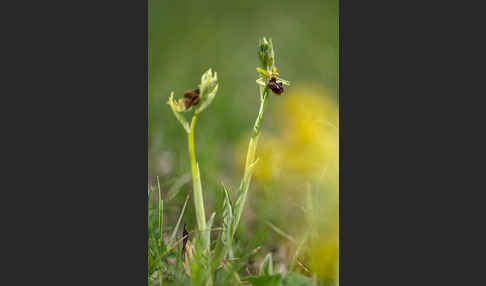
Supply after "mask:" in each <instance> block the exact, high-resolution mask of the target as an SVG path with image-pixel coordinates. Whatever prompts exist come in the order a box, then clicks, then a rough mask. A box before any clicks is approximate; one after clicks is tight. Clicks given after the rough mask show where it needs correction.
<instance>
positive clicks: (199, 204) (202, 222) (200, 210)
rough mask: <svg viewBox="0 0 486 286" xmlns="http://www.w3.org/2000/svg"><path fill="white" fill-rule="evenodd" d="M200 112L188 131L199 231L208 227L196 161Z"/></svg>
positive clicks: (195, 116) (195, 115)
mask: <svg viewBox="0 0 486 286" xmlns="http://www.w3.org/2000/svg"><path fill="white" fill-rule="evenodd" d="M197 117H198V113H194V116H193V117H192V122H191V128H190V130H189V133H188V145H189V156H190V160H191V171H192V182H193V192H194V207H195V209H196V219H197V226H198V229H199V231H203V230H205V229H206V217H205V213H204V201H203V195H202V187H201V177H200V174H199V166H198V164H197V162H196V153H195V151H194V129H195V127H196V121H197Z"/></svg>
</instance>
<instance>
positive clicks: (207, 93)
mask: <svg viewBox="0 0 486 286" xmlns="http://www.w3.org/2000/svg"><path fill="white" fill-rule="evenodd" d="M217 91H218V73H216V72H215V73H213V71H212V70H211V69H209V70H208V71H207V72H205V73H204V74H203V75H202V77H201V84H200V85H199V98H200V99H199V104H198V105H197V106H196V113H200V112H201V111H203V110H204V109H205V108H206V107H208V106H209V105H210V104H211V102H213V99H214V97H215V96H216V92H217Z"/></svg>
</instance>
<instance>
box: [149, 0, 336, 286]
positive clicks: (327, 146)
mask: <svg viewBox="0 0 486 286" xmlns="http://www.w3.org/2000/svg"><path fill="white" fill-rule="evenodd" d="M148 12H149V34H148V37H149V47H148V48H149V70H148V73H149V107H148V108H149V134H148V136H149V154H148V156H149V176H150V178H149V184H150V185H151V186H155V183H156V180H155V177H156V176H158V177H159V180H160V186H161V194H162V198H163V199H164V203H163V210H164V212H163V225H164V226H165V227H164V229H165V230H166V232H167V234H166V233H164V236H167V237H170V236H172V228H173V227H174V225H176V223H177V220H178V218H179V215H180V213H181V209H182V206H183V205H184V202H185V199H186V195H187V194H192V184H191V169H190V165H189V155H188V152H187V138H186V134H185V132H184V129H183V128H181V126H180V124H179V123H178V122H177V120H176V119H175V118H174V116H173V114H172V112H171V110H170V108H169V107H168V106H167V104H166V102H167V99H168V96H169V94H170V92H171V91H172V90H173V91H174V92H175V94H176V96H178V97H180V96H181V95H182V93H183V92H184V91H185V90H190V89H195V88H196V87H197V84H198V83H199V81H200V77H201V74H202V73H203V72H204V71H206V70H207V69H208V68H212V69H213V70H215V71H217V72H218V78H219V82H220V85H219V90H218V95H217V97H216V99H215V100H214V102H213V103H212V104H211V106H209V107H208V111H206V112H204V113H202V114H201V116H200V118H199V119H198V126H197V130H196V132H195V141H196V153H197V159H198V163H199V166H200V172H201V181H202V185H203V186H202V187H203V191H204V201H205V205H206V217H207V218H209V216H210V215H211V213H212V212H213V211H216V212H217V214H218V215H217V216H216V218H215V222H214V225H216V226H219V225H221V221H220V216H219V214H221V212H222V204H223V200H224V192H223V191H222V187H221V182H224V183H225V184H226V185H227V186H230V189H231V191H230V192H231V195H234V194H235V192H236V190H237V188H238V185H239V183H240V180H241V176H242V174H243V169H244V159H245V156H246V149H247V147H248V140H249V137H250V134H251V129H252V126H253V123H254V120H255V118H256V115H257V113H258V107H259V95H258V88H257V85H256V83H255V79H256V77H257V72H256V71H255V67H256V66H258V65H259V63H258V58H257V56H256V46H257V42H258V39H259V38H260V37H261V36H265V35H268V36H271V37H272V39H273V42H274V46H275V49H276V51H275V52H276V54H277V65H278V68H279V72H280V73H281V74H282V76H283V77H284V78H286V79H289V80H291V82H292V86H291V87H288V88H286V90H285V93H284V94H283V95H282V96H280V97H277V96H273V95H272V96H271V97H270V98H269V102H268V108H267V111H266V115H265V119H264V122H263V128H262V135H261V138H260V142H259V145H258V148H257V157H259V158H260V162H259V163H258V165H257V169H256V172H255V175H254V178H253V182H252V184H251V186H250V191H249V197H248V202H247V204H246V207H245V211H244V213H243V216H242V219H241V223H240V227H239V229H238V232H237V235H236V238H237V245H235V248H236V251H235V256H236V257H241V259H242V260H245V263H246V265H245V266H244V267H242V269H241V270H240V273H242V274H244V275H243V276H247V275H250V274H252V275H256V274H257V273H258V271H259V269H260V266H261V264H262V263H263V259H264V258H265V256H266V254H267V253H272V258H273V266H274V268H275V270H276V271H277V272H282V273H287V272H289V271H290V270H293V271H295V272H300V273H301V274H303V275H305V276H309V277H313V276H315V279H316V280H317V279H318V280H319V281H320V282H321V283H322V284H324V283H334V284H335V283H336V280H337V272H338V250H339V243H338V229H339V226H338V197H339V195H338V171H339V166H338V132H339V131H338V126H339V124H338V117H339V116H338V95H337V90H338V85H337V83H338V60H339V59H338V54H339V43H338V1H337V0H332V1H326V0H323V1H264V2H262V1H254V0H250V1H162V0H149V11H148ZM156 194H157V192H152V193H151V195H152V197H153V198H156ZM191 200H192V198H191V199H190V201H189V202H188V204H187V207H186V209H185V212H184V215H183V216H182V218H181V225H180V227H179V231H178V232H177V237H176V239H175V240H178V239H180V238H181V229H182V225H183V224H186V225H187V226H186V227H187V229H188V230H189V231H192V230H195V229H197V225H196V218H195V212H194V206H193V202H192V201H191ZM153 203H154V206H155V207H157V206H158V200H157V199H156V200H155V201H153ZM155 209H157V208H155ZM150 222H151V223H153V224H155V225H154V226H153V227H152V229H156V225H157V223H158V211H155V212H154V211H153V212H152V219H151V220H150ZM213 235H214V236H217V231H216V232H215V233H213ZM150 243H152V244H153V243H155V242H153V241H152V242H149V246H150ZM178 247H180V245H179V246H178ZM257 247H261V248H259V250H258V251H256V252H255V253H254V254H253V255H247V256H245V257H244V258H243V257H242V255H243V254H245V253H246V254H249V253H251V252H252V250H254V249H255V248H257ZM177 258H180V257H171V258H170V259H177ZM149 266H150V261H149ZM174 275H175V274H174ZM179 278H180V279H182V280H183V279H184V278H183V277H179ZM296 279H298V278H296ZM182 280H181V283H180V284H178V285H184V283H183V282H182ZM286 283H289V282H286ZM289 285H292V284H289Z"/></svg>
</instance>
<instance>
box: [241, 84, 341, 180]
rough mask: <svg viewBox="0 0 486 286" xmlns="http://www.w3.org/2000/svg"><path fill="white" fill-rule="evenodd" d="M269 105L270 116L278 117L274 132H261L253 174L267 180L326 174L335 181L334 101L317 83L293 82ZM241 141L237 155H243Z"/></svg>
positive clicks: (336, 154) (335, 112) (336, 143)
mask: <svg viewBox="0 0 486 286" xmlns="http://www.w3.org/2000/svg"><path fill="white" fill-rule="evenodd" d="M271 106H272V110H271V112H273V115H272V116H271V117H272V118H276V119H278V120H277V122H278V126H277V132H276V134H271V133H269V132H267V131H266V130H265V129H264V131H263V132H262V136H261V138H260V143H259V146H258V149H257V158H259V159H260V161H259V163H258V165H257V167H256V170H255V178H256V179H257V180H260V181H263V182H269V181H271V180H273V179H279V180H282V179H286V178H293V177H296V176H298V177H303V178H302V179H310V178H316V177H317V178H322V175H326V176H327V177H326V178H327V179H328V180H329V179H330V180H332V181H337V170H338V155H339V134H338V125H339V124H338V111H339V110H338V105H337V102H335V101H334V100H333V99H332V98H331V97H330V96H329V95H328V94H327V93H326V92H325V91H324V90H323V89H322V88H321V87H319V86H315V85H309V84H308V85H301V86H300V87H299V84H296V87H295V88H293V89H291V90H290V91H289V92H288V94H285V95H284V96H282V97H279V98H278V99H275V100H272V102H271ZM245 144H247V142H244V144H242V148H238V153H239V155H238V158H244V151H245V149H244V148H245V147H246V145H245ZM243 146H245V147H243ZM239 161H240V162H239V163H240V166H244V165H241V162H242V160H239ZM282 175H283V176H282Z"/></svg>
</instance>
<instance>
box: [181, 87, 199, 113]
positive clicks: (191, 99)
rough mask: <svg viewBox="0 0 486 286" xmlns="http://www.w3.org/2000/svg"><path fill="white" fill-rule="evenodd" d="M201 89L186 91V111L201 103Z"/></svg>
mask: <svg viewBox="0 0 486 286" xmlns="http://www.w3.org/2000/svg"><path fill="white" fill-rule="evenodd" d="M199 92H200V91H199V88H196V89H195V90H186V91H184V107H185V108H186V109H188V108H190V107H191V106H194V105H197V104H198V103H199Z"/></svg>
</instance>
